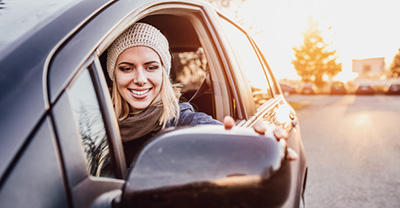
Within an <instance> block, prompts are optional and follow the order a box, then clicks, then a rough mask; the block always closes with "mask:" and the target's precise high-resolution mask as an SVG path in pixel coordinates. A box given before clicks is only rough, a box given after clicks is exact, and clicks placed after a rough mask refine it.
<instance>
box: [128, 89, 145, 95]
mask: <svg viewBox="0 0 400 208" xmlns="http://www.w3.org/2000/svg"><path fill="white" fill-rule="evenodd" d="M149 91H150V89H147V90H142V91H136V90H131V92H132V93H133V94H135V95H139V96H140V95H144V94H146V93H148V92H149Z"/></svg>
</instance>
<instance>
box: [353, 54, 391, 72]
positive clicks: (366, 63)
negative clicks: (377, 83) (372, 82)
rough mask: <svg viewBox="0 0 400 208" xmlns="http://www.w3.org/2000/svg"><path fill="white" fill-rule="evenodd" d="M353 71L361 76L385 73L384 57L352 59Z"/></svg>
mask: <svg viewBox="0 0 400 208" xmlns="http://www.w3.org/2000/svg"><path fill="white" fill-rule="evenodd" d="M353 72H356V73H358V74H359V76H361V77H379V76H381V75H383V74H384V73H385V58H383V57H379V58H367V59H353Z"/></svg>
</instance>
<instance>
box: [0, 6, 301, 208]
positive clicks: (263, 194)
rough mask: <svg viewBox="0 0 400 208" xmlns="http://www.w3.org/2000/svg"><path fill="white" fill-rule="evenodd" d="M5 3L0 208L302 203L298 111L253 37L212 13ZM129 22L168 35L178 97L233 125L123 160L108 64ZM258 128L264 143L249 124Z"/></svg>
mask: <svg viewBox="0 0 400 208" xmlns="http://www.w3.org/2000/svg"><path fill="white" fill-rule="evenodd" d="M2 6H3V7H5V8H6V9H4V10H2V11H0V12H1V15H2V20H6V21H1V22H0V27H1V28H2V30H1V32H0V44H1V45H0V66H1V67H0V72H1V76H0V86H1V87H0V114H1V125H0V138H1V145H0V207H13V208H16V207H43V208H44V207H79V208H81V207H83V208H85V207H132V206H133V207H260V206H261V207H304V193H305V187H306V179H307V171H308V166H307V160H306V154H305V151H304V146H303V142H302V138H301V128H300V122H299V120H298V118H297V115H296V112H295V110H294V109H293V108H292V107H290V105H289V104H288V102H287V101H286V100H285V97H284V95H283V94H282V92H281V90H280V88H279V84H278V82H277V81H276V79H275V78H274V75H273V72H272V70H271V68H270V67H269V65H268V63H267V62H266V58H265V57H264V56H263V53H262V51H261V50H260V49H259V48H258V47H257V44H256V43H255V41H254V40H253V39H252V38H251V37H250V35H249V34H248V33H247V32H246V31H245V30H243V29H242V28H241V27H240V26H239V25H238V24H236V23H235V22H234V21H233V20H231V19H230V18H228V17H227V16H225V15H224V14H222V13H221V12H220V11H219V10H218V9H215V8H214V7H213V6H212V5H210V4H207V3H205V2H204V1H196V0H182V1H175V0H154V1H147V0H133V1H132V0H119V1H108V0H66V1H62V2H61V1H60V2H57V3H54V2H52V1H40V2H35V1H28V0H22V2H21V1H19V2H18V4H11V3H10V4H6V3H5V4H4V5H2ZM21 11H23V12H21ZM136 22H145V23H148V24H151V25H153V26H155V27H156V28H158V29H159V30H160V31H161V32H162V33H163V34H165V36H166V37H167V39H168V41H169V43H170V49H171V53H172V56H173V63H172V69H171V79H172V80H173V81H174V82H177V83H181V84H182V86H183V87H182V89H181V91H182V99H184V100H187V101H190V102H191V103H192V104H193V106H195V108H196V109H197V110H198V111H201V112H206V113H207V114H209V115H210V116H212V117H213V118H215V119H217V120H219V121H222V120H223V119H224V117H225V116H227V115H230V116H231V117H233V118H234V119H235V122H236V126H235V127H234V128H233V129H231V130H226V129H224V127H223V126H222V125H221V126H219V125H217V126H208V125H203V126H193V127H180V128H168V129H165V130H163V131H161V132H159V133H158V134H157V135H155V136H154V138H152V139H151V140H150V141H149V142H147V143H145V144H143V146H140V147H138V148H139V150H138V153H137V154H136V155H135V156H134V159H133V162H132V163H129V164H126V158H125V154H124V148H123V144H122V141H121V135H120V129H119V126H118V121H117V118H116V116H115V113H114V110H113V103H112V101H111V95H110V90H109V89H110V87H111V85H110V79H109V78H108V76H107V75H106V73H107V72H106V66H105V65H106V64H105V63H106V61H105V60H106V57H107V48H108V47H109V46H110V45H111V43H112V42H113V40H115V38H116V37H118V35H119V34H121V33H122V32H123V31H124V30H125V29H126V28H128V27H129V26H130V25H132V24H134V23H136ZM194 75H196V76H194ZM260 121H261V122H264V123H265V124H266V125H268V128H267V129H268V131H267V132H266V133H265V135H259V134H257V133H255V131H254V130H253V129H252V128H251V127H253V126H254V125H255V124H256V123H258V122H260ZM275 130H280V131H279V132H280V134H281V135H283V137H284V139H278V138H281V137H277V136H276V134H274V131H275ZM293 155H294V156H293Z"/></svg>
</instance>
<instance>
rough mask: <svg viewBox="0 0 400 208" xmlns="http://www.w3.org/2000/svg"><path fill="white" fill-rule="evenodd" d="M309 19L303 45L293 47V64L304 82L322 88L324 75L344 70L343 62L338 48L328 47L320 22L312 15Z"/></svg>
mask: <svg viewBox="0 0 400 208" xmlns="http://www.w3.org/2000/svg"><path fill="white" fill-rule="evenodd" d="M308 21H309V27H308V28H307V30H306V31H305V33H304V39H303V45H301V46H297V47H293V50H294V52H295V59H294V60H292V64H293V65H294V68H295V69H296V71H297V74H298V75H299V76H300V77H301V79H302V81H303V82H311V83H314V84H315V85H316V86H317V87H319V88H321V87H323V86H324V85H325V84H326V83H325V81H324V80H323V76H324V75H327V76H329V77H330V78H332V77H334V76H336V75H337V74H338V73H339V72H340V71H342V64H341V63H338V62H337V55H336V50H332V51H330V50H329V49H328V46H329V45H328V44H327V43H325V41H324V39H323V38H322V35H321V31H320V30H319V29H318V23H317V22H315V21H314V20H313V19H312V17H309V20H308Z"/></svg>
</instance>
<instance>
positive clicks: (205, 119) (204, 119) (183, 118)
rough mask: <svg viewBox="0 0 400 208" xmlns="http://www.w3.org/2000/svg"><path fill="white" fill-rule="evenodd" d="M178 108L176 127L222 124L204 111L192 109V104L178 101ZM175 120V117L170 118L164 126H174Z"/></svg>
mask: <svg viewBox="0 0 400 208" xmlns="http://www.w3.org/2000/svg"><path fill="white" fill-rule="evenodd" d="M179 108H180V111H181V112H180V115H179V120H178V123H177V124H176V127H179V126H194V125H199V124H210V125H222V123H221V122H219V121H218V120H215V119H213V118H212V117H211V116H209V115H207V114H205V113H202V112H195V111H194V110H193V106H192V105H190V104H189V103H188V102H184V103H180V104H179ZM175 122H176V121H175V119H172V120H171V121H169V122H168V123H167V125H166V127H173V126H175Z"/></svg>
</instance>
